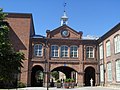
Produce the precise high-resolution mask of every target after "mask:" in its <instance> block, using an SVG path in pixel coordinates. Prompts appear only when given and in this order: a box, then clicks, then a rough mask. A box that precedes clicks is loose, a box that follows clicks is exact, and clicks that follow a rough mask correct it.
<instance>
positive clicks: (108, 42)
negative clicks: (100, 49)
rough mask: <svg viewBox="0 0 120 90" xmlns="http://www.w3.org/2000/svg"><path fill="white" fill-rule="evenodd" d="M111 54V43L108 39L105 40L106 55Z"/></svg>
mask: <svg viewBox="0 0 120 90" xmlns="http://www.w3.org/2000/svg"><path fill="white" fill-rule="evenodd" d="M110 55H111V45H110V40H108V41H107V42H106V57H109V56H110Z"/></svg>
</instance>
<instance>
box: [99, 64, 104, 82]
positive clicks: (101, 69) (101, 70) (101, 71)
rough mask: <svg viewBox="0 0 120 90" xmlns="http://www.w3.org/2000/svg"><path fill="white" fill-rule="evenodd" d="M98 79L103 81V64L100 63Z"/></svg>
mask: <svg viewBox="0 0 120 90" xmlns="http://www.w3.org/2000/svg"><path fill="white" fill-rule="evenodd" d="M100 81H101V82H103V81H104V70H103V65H100Z"/></svg>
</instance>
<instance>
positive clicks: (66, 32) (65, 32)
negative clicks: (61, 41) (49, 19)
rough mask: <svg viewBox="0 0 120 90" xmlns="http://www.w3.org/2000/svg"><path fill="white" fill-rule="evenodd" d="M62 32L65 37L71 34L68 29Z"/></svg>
mask: <svg viewBox="0 0 120 90" xmlns="http://www.w3.org/2000/svg"><path fill="white" fill-rule="evenodd" d="M61 34H62V36H63V37H67V36H68V35H69V32H68V30H62V32H61Z"/></svg>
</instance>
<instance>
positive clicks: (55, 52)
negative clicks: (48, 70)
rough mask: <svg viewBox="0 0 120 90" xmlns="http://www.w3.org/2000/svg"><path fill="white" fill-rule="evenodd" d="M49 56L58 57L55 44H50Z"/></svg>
mask: <svg viewBox="0 0 120 90" xmlns="http://www.w3.org/2000/svg"><path fill="white" fill-rule="evenodd" d="M51 53H52V54H51V56H52V57H58V46H57V45H52V46H51Z"/></svg>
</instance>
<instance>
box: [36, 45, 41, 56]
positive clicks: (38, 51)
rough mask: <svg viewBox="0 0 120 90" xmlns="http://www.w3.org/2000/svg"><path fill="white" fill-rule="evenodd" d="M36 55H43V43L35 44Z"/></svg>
mask: <svg viewBox="0 0 120 90" xmlns="http://www.w3.org/2000/svg"><path fill="white" fill-rule="evenodd" d="M34 55H35V56H42V44H35V45H34Z"/></svg>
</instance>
